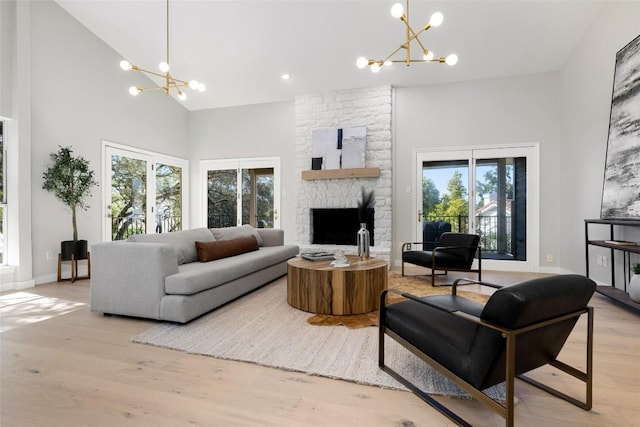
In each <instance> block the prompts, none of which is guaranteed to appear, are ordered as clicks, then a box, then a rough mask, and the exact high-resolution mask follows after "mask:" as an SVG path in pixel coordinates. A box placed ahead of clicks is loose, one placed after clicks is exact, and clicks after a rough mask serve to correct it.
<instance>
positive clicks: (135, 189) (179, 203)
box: [104, 145, 188, 240]
mask: <svg viewBox="0 0 640 427" xmlns="http://www.w3.org/2000/svg"><path fill="white" fill-rule="evenodd" d="M104 158H105V171H106V175H105V177H104V180H105V182H106V185H105V186H104V188H105V195H104V197H105V200H106V216H107V218H108V219H109V220H108V221H105V231H104V236H105V240H124V239H126V238H128V237H129V236H131V235H134V234H148V233H149V234H150V233H167V232H171V231H179V230H182V229H183V227H184V224H186V218H187V212H186V209H185V207H186V206H187V205H188V204H187V203H186V197H187V194H186V192H187V186H186V185H185V182H186V179H187V176H188V170H187V169H188V162H187V161H186V160H183V159H178V158H173V157H168V156H163V155H160V154H155V153H150V152H143V151H141V150H135V149H133V148H130V147H126V148H123V147H120V146H111V145H105V156H104Z"/></svg>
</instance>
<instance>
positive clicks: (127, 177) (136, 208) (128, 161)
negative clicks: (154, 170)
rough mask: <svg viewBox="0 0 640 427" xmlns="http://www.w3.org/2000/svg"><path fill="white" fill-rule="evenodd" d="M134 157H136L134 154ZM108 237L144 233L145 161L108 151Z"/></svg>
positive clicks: (145, 230) (115, 237)
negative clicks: (109, 171) (109, 165)
mask: <svg viewBox="0 0 640 427" xmlns="http://www.w3.org/2000/svg"><path fill="white" fill-rule="evenodd" d="M136 157H137V156H136ZM110 158H111V174H110V177H111V185H110V188H111V195H110V202H109V205H110V215H111V240H124V239H126V238H128V237H129V236H131V235H134V234H145V233H146V232H147V222H148V221H147V219H148V213H147V176H148V170H147V169H148V167H149V161H148V160H147V159H145V158H135V157H128V156H125V155H122V154H119V153H111V156H110Z"/></svg>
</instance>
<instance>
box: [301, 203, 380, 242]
mask: <svg viewBox="0 0 640 427" xmlns="http://www.w3.org/2000/svg"><path fill="white" fill-rule="evenodd" d="M369 211H370V212H369V215H368V217H369V220H368V221H367V230H369V236H370V244H371V246H373V245H374V240H373V239H374V237H373V236H374V229H373V224H374V210H373V209H369ZM359 229H360V220H359V219H358V209H357V208H341V209H337V208H336V209H332V208H319V209H311V243H312V244H314V245H351V246H355V245H357V244H358V242H357V237H356V235H357V233H358V230H359Z"/></svg>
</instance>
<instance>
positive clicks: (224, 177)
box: [207, 169, 238, 228]
mask: <svg viewBox="0 0 640 427" xmlns="http://www.w3.org/2000/svg"><path fill="white" fill-rule="evenodd" d="M237 218H238V172H237V169H220V170H209V171H207V228H217V227H232V226H235V225H238V219H237Z"/></svg>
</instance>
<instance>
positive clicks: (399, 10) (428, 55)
mask: <svg viewBox="0 0 640 427" xmlns="http://www.w3.org/2000/svg"><path fill="white" fill-rule="evenodd" d="M391 16H393V17H394V18H400V20H401V21H402V22H404V24H405V26H406V40H405V41H404V42H403V43H402V44H401V45H400V46H399V47H398V48H397V49H396V50H394V51H393V52H391V53H390V54H389V55H388V56H387V57H386V58H384V59H367V58H365V57H363V56H361V57H360V58H358V60H357V61H356V65H357V66H358V68H365V67H366V66H367V65H368V66H369V67H370V68H371V71H372V72H374V73H377V72H379V71H380V69H382V67H388V66H391V65H392V64H393V63H394V62H403V63H405V64H406V66H407V67H408V66H410V65H411V63H412V62H440V63H446V64H448V65H455V64H456V63H457V62H458V56H457V55H456V54H455V53H452V54H451V55H449V56H447V57H446V58H445V57H440V58H436V57H435V56H434V54H433V52H432V51H430V50H429V49H427V48H426V47H424V45H423V44H422V42H421V41H420V39H419V36H420V34H422V33H423V32H425V31H427V30H428V29H429V28H431V27H438V26H440V24H442V21H443V20H444V16H443V15H442V13H440V12H436V13H434V14H433V15H431V19H430V20H429V22H427V23H426V24H425V26H424V27H423V28H421V29H420V31H418V32H417V33H416V32H415V31H414V30H413V28H411V25H410V24H409V0H407V7H406V13H405V8H404V7H403V6H402V4H400V3H396V4H394V5H393V6H392V7H391ZM413 41H415V42H416V43H417V44H418V45H419V47H420V52H421V53H422V58H420V59H411V42H413ZM401 49H404V50H405V58H404V59H398V60H392V59H391V57H393V55H395V54H396V53H397V52H398V51H400V50H401Z"/></svg>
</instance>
